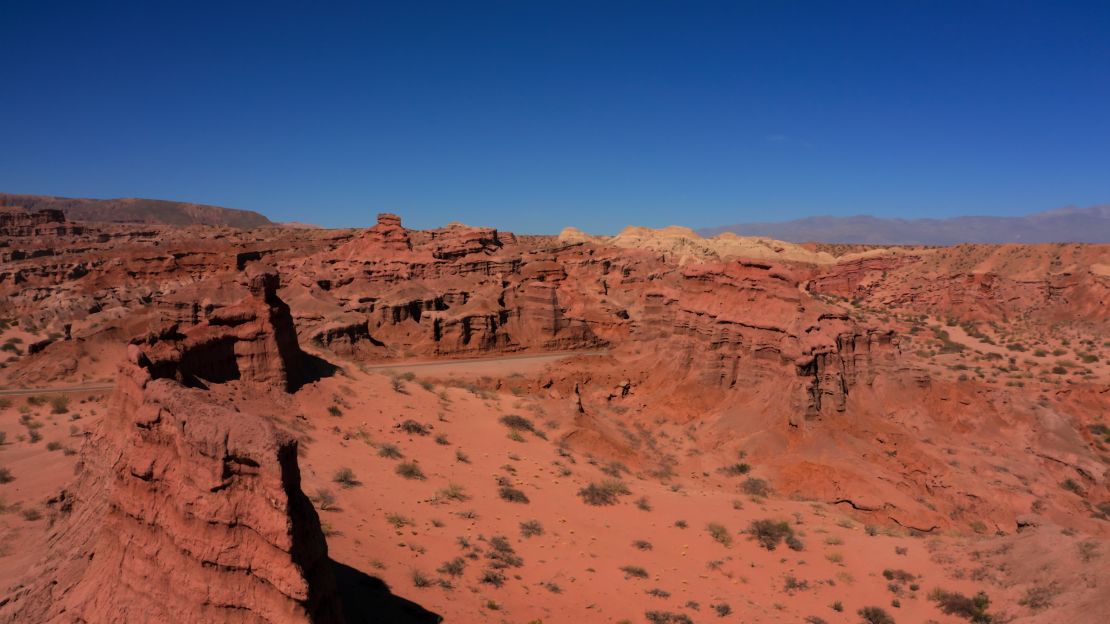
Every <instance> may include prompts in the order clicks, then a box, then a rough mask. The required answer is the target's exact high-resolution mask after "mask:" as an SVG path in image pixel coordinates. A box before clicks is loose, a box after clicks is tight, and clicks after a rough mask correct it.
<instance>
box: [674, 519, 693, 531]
mask: <svg viewBox="0 0 1110 624" xmlns="http://www.w3.org/2000/svg"><path fill="white" fill-rule="evenodd" d="M674 525H675V527H677V528H679V529H685V528H686V527H687V526H689V525H688V524H686V521H685V520H675V521H674Z"/></svg>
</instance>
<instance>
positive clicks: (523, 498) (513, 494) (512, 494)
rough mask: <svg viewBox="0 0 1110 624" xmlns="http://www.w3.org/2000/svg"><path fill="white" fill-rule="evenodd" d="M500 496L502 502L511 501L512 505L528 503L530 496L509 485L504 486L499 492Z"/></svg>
mask: <svg viewBox="0 0 1110 624" xmlns="http://www.w3.org/2000/svg"><path fill="white" fill-rule="evenodd" d="M497 494H498V496H500V497H501V500H506V501H509V502H510V503H528V502H530V501H529V500H528V495H527V494H525V493H524V492H522V491H521V490H518V489H516V488H514V487H512V486H509V485H502V486H501V487H500V488H499V489H498V490H497Z"/></svg>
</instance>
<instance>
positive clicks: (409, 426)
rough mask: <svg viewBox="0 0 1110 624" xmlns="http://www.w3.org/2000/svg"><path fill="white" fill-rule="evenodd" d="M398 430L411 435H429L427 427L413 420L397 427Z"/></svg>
mask: <svg viewBox="0 0 1110 624" xmlns="http://www.w3.org/2000/svg"><path fill="white" fill-rule="evenodd" d="M397 428H398V429H400V430H401V431H404V432H405V433H407V434H409V435H419V436H426V435H428V427H427V425H422V424H420V423H418V422H416V421H415V420H413V419H411V418H410V419H408V420H406V421H404V422H402V423H401V424H399V425H397Z"/></svg>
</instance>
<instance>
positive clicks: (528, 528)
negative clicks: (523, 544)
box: [520, 520, 543, 537]
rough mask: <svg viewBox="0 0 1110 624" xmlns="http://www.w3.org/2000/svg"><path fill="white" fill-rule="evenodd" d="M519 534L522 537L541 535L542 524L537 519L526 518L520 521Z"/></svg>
mask: <svg viewBox="0 0 1110 624" xmlns="http://www.w3.org/2000/svg"><path fill="white" fill-rule="evenodd" d="M520 534H521V535H522V536H524V537H534V536H536V535H543V525H542V524H540V521H539V520H528V521H527V522H521V523H520Z"/></svg>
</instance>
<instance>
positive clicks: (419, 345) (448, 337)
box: [287, 214, 605, 358]
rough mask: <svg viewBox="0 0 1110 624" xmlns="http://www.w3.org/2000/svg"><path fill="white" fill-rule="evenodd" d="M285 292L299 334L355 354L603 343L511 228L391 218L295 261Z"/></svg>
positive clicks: (558, 275)
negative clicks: (424, 225) (426, 226)
mask: <svg viewBox="0 0 1110 624" xmlns="http://www.w3.org/2000/svg"><path fill="white" fill-rule="evenodd" d="M296 270H297V272H298V273H300V275H301V278H300V280H299V281H298V282H297V283H294V284H291V285H290V287H289V288H288V289H287V290H288V292H289V294H288V296H289V299H290V301H291V303H292V305H294V307H295V309H296V313H297V317H298V319H297V320H298V325H299V326H300V327H301V328H302V330H301V331H302V336H303V337H304V338H306V339H307V340H309V341H311V342H312V343H314V344H319V345H321V346H324V347H327V348H330V349H332V350H333V351H335V352H336V353H339V354H343V355H350V356H356V357H374V358H396V357H405V356H413V355H424V356H444V355H446V356H451V355H478V354H482V353H490V352H501V351H517V350H523V349H567V348H587V347H592V346H598V345H601V344H604V342H605V341H604V340H603V339H601V338H600V337H598V336H597V335H596V334H595V333H594V332H593V331H592V330H591V328H590V326H589V325H588V323H587V322H586V321H585V319H583V318H579V317H576V316H575V315H573V314H569V313H568V305H567V304H566V303H565V302H563V298H564V297H572V296H573V293H568V292H566V291H565V289H563V288H562V280H563V278H565V277H566V273H565V271H564V270H563V269H562V267H560V266H559V264H558V263H557V262H554V261H553V258H551V257H550V256H546V257H544V256H541V255H540V254H536V253H534V248H532V247H531V246H526V245H522V244H520V242H519V241H518V240H517V238H516V237H515V236H513V235H512V234H507V233H502V232H499V231H497V230H495V229H493V228H480V227H469V226H464V225H460V224H453V225H450V226H447V227H445V228H440V229H436V230H427V231H413V230H407V229H405V228H403V227H402V226H401V224H400V220H399V218H397V217H396V216H395V215H389V214H382V215H379V218H378V224H377V225H375V226H374V227H372V228H369V229H367V230H365V231H363V232H362V233H360V234H359V235H358V236H356V237H355V238H353V239H352V240H351V241H349V242H347V243H346V244H344V245H341V246H340V247H339V248H337V249H336V250H334V251H332V252H325V253H322V254H318V255H317V256H314V257H312V258H309V259H307V260H306V261H304V262H300V263H298V265H297V267H296Z"/></svg>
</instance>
